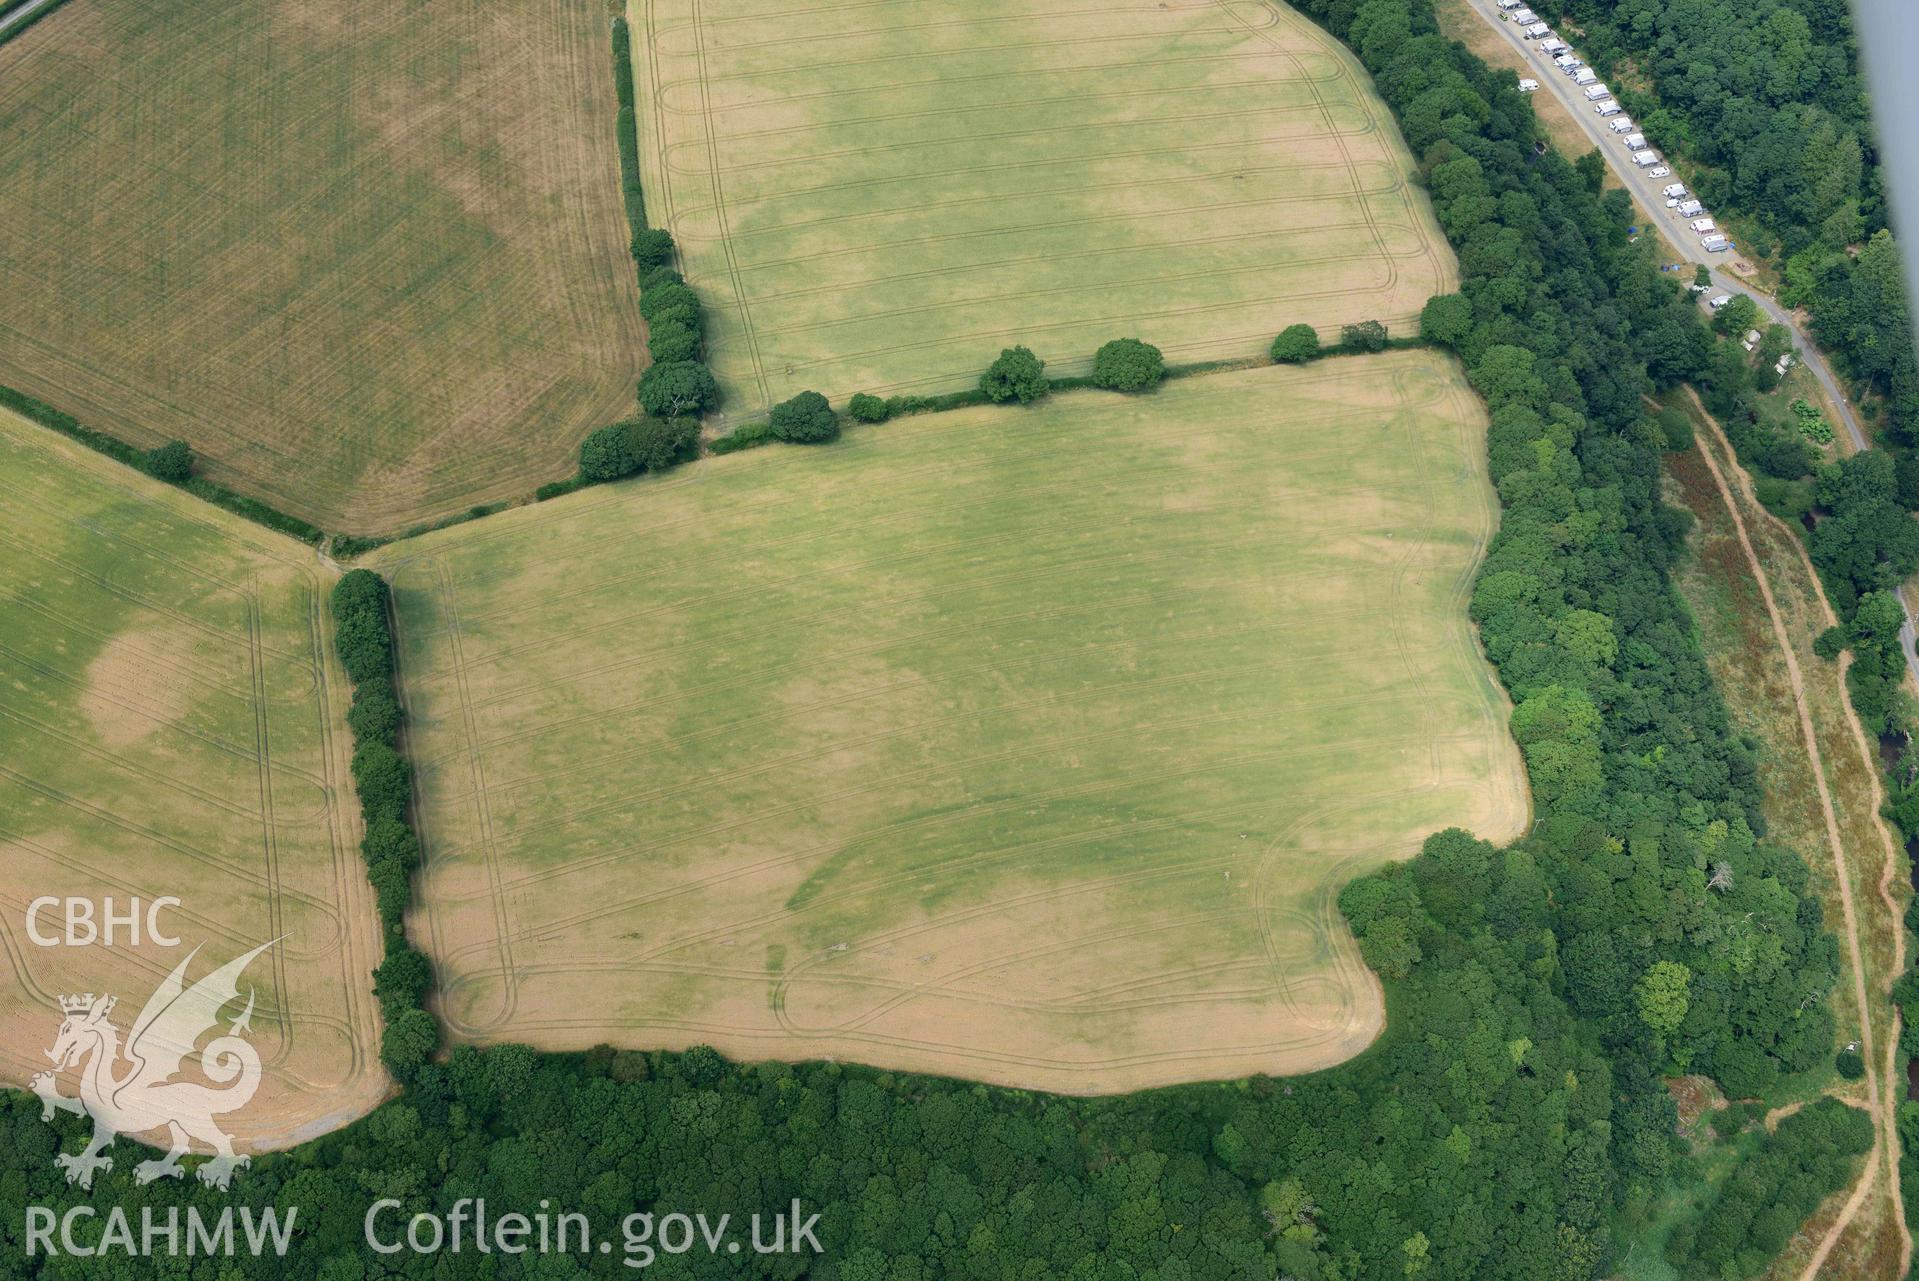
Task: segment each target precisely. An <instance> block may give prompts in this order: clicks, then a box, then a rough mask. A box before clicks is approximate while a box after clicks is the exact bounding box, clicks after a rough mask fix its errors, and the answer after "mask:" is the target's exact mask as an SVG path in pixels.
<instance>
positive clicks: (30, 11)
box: [0, 0, 59, 40]
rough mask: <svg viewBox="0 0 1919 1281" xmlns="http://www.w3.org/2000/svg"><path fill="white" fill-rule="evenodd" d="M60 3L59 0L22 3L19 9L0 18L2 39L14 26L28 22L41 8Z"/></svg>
mask: <svg viewBox="0 0 1919 1281" xmlns="http://www.w3.org/2000/svg"><path fill="white" fill-rule="evenodd" d="M58 3H59V0H27V3H25V4H23V5H21V6H20V7H19V8H18V9H15V10H14V11H13V12H12V13H10V14H8V15H7V16H6V17H4V18H0V40H4V39H6V36H7V32H9V31H11V30H13V28H15V27H17V26H19V25H20V24H21V23H23V22H26V21H27V20H28V19H29V18H31V17H32V16H33V15H34V14H36V13H38V12H40V10H42V9H44V8H46V7H47V6H48V5H50V4H58Z"/></svg>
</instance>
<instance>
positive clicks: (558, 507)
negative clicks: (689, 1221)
mask: <svg viewBox="0 0 1919 1281" xmlns="http://www.w3.org/2000/svg"><path fill="white" fill-rule="evenodd" d="M1483 434H1484V418H1483V414H1482V411H1481V410H1480V408H1479V407H1478V402H1477V401H1475V400H1474V399H1473V398H1472V397H1471V395H1470V393H1469V391H1468V390H1467V388H1466V385H1465V384H1464V382H1463V381H1462V380H1461V378H1460V377H1459V375H1458V373H1457V371H1456V368H1455V367H1454V366H1453V365H1451V364H1450V363H1449V362H1446V361H1444V360H1441V359H1439V358H1436V357H1434V356H1431V355H1428V354H1426V353H1423V352H1422V353H1393V354H1389V355H1384V356H1378V357H1367V358H1362V359H1346V360H1332V361H1325V362H1322V363H1320V364H1317V365H1313V366H1309V367H1304V368H1280V367H1265V368H1258V369H1251V370H1244V371H1238V372H1233V373H1227V374H1218V375H1213V376H1209V377H1203V378H1193V379H1186V380H1182V381H1178V382H1174V383H1170V384H1168V385H1167V386H1166V387H1164V388H1163V389H1162V390H1160V391H1159V392H1158V393H1157V394H1154V395H1151V396H1145V397H1138V398H1128V397H1122V396H1117V395H1112V394H1109V393H1099V392H1080V393H1071V394H1068V395H1064V396H1060V397H1056V398H1054V399H1053V400H1051V401H1049V402H1045V403H1042V404H1041V405H1038V406H1035V407H1032V408H1028V409H1023V410H1006V409H991V410H987V409H981V410H965V411H958V412H955V413H947V414H939V415H934V416H929V417H924V418H918V419H905V420H900V421H896V422H894V423H891V424H888V425H886V426H883V427H877V428H868V429H856V430H854V431H853V432H852V433H851V434H850V435H848V436H847V437H846V438H845V439H844V440H842V442H841V443H839V444H837V445H834V446H831V447H825V448H818V449H815V450H811V451H808V452H804V453H800V452H794V451H790V450H787V449H781V448H775V449H767V450H762V451H758V452H754V453H743V454H735V455H730V456H727V457H723V458H719V459H713V460H709V461H708V462H706V463H704V464H702V465H700V466H698V467H696V468H692V469H687V470H683V471H681V472H678V473H674V474H673V475H671V476H668V477H665V478H661V479H657V480H655V479H645V480H640V481H635V482H628V483H623V484H619V485H614V486H609V487H604V488H600V489H596V490H592V491H588V492H585V493H582V494H579V495H575V496H573V497H570V498H566V499H561V500H558V501H555V502H550V503H545V504H541V505H539V506H537V507H530V508H521V509H518V510H515V511H512V512H508V513H505V514H503V515H501V516H498V517H495V518H493V519H490V520H488V521H485V522H483V523H481V524H478V525H468V526H463V527H459V528H455V529H449V530H445V531H441V532H440V533H436V534H429V535H427V536H425V537H424V538H421V539H418V540H411V541H408V542H406V543H404V544H396V545H394V546H392V547H389V548H386V549H383V550H382V551H381V552H379V553H376V554H375V557H374V564H375V567H376V568H379V569H380V570H382V571H383V572H385V573H387V574H389V575H390V577H391V580H392V582H393V585H394V593H395V609H396V612H397V616H398V620H399V646H400V668H401V683H402V688H403V691H404V698H405V702H406V704H407V710H408V716H409V721H408V724H409V729H408V754H409V756H410V757H411V758H412V760H413V761H414V763H415V768H416V771H417V775H418V793H417V797H418V800H417V804H416V810H417V816H418V819H419V823H420V829H421V835H422V840H423V841H424V843H425V846H426V851H427V862H426V869H425V872H424V875H423V882H422V886H421V891H420V898H421V899H423V901H424V908H423V909H422V910H421V911H420V912H419V914H418V916H417V919H416V920H415V921H414V922H413V924H412V933H413V936H414V938H415V939H416V940H417V941H418V942H419V943H420V945H421V946H424V947H427V948H429V950H430V951H431V952H432V953H433V955H434V957H435V960H436V963H437V965H438V967H439V981H440V984H441V994H440V998H439V1011H438V1012H439V1013H440V1014H441V1015H442V1017H443V1018H444V1019H445V1020H446V1021H447V1023H448V1025H449V1027H450V1029H451V1030H452V1032H453V1034H454V1035H455V1036H456V1037H461V1038H466V1039H470V1040H475V1041H498V1040H508V1039H512V1040H526V1041H530V1042H532V1043H534V1044H536V1045H540V1046H543V1047H552V1048H578V1047H586V1046H591V1045H594V1044H596V1043H599V1042H602V1041H610V1042H613V1043H616V1044H622V1045H629V1046H647V1047H653V1046H665V1047H681V1046H685V1045H687V1044H690V1043H694V1042H708V1043H711V1044H713V1045H715V1046H717V1047H718V1048H720V1049H721V1050H722V1051H724V1052H727V1053H729V1054H732V1055H734V1056H737V1057H741V1058H748V1059H751V1058H763V1057H777V1058H785V1059H796V1058H804V1057H812V1056H818V1055H840V1056H846V1057H850V1058H854V1059H858V1060H860V1061H863V1062H870V1063H877V1064H880V1065H882V1066H888V1067H898V1068H911V1069H916V1070H928V1071H934V1072H944V1073H950V1074H954V1075H962V1076H967V1077H974V1078H978V1079H983V1080H988V1081H994V1082H1002V1083H1009V1084H1016V1085H1020V1086H1028V1087H1037V1088H1046V1089H1056V1090H1067V1091H1078V1092H1105V1091H1116V1090H1123V1089H1130V1088H1134V1087H1138V1086H1144V1085H1151V1084H1157V1083H1163V1082H1170V1081H1177V1080H1190V1079H1195V1078H1213V1077H1227V1076H1232V1075H1235V1074H1239V1073H1245V1072H1252V1071H1266V1072H1302V1071H1307V1070H1310V1069H1314V1068H1319V1067H1323V1066H1326V1065H1328V1064H1331V1063H1335V1062H1338V1061H1340V1060H1342V1059H1345V1058H1347V1057H1349V1056H1351V1055H1352V1054H1354V1053H1356V1052H1357V1051H1359V1050H1360V1049H1361V1048H1363V1047H1364V1046H1365V1045H1367V1044H1368V1043H1369V1042H1370V1041H1371V1040H1372V1039H1373V1037H1374V1036H1375V1035H1376V1034H1377V1033H1378V1031H1379V1029H1380V1027H1381V1025H1382V1013H1383V1012H1382V1009H1381V1002H1380V997H1379V992H1378V989H1377V986H1376V984H1375V982H1374V980H1373V978H1372V976H1371V975H1370V973H1369V972H1368V971H1367V970H1366V969H1365V968H1364V967H1363V966H1362V965H1361V963H1360V962H1359V959H1358V956H1357V953H1356V949H1355V948H1354V947H1353V946H1352V942H1351V939H1350V937H1349V935H1348V934H1347V932H1346V929H1345V926H1344V923H1343V922H1342V921H1341V920H1340V918H1339V917H1338V915H1337V911H1336V907H1335V897H1336V895H1337V892H1338V890H1339V888H1340V886H1341V885H1342V884H1344V882H1345V881H1347V880H1348V879H1350V878H1351V877H1352V876H1354V875H1355V874H1357V873H1359V872H1362V871H1364V870H1366V869H1369V868H1371V867H1374V866H1377V865H1378V864H1380V863H1381V862H1382V861H1384V860H1389V859H1395V858H1401V857H1405V856H1407V855H1409V854H1410V853H1412V851H1413V850H1414V849H1415V848H1416V847H1417V845H1418V843H1419V841H1420V840H1421V839H1423V837H1424V836H1425V835H1426V834H1428V833H1429V832H1431V831H1434V830H1436V829H1438V828H1441V827H1444V826H1447V825H1449V824H1460V825H1464V826H1468V827H1470V828H1471V829H1473V830H1474V831H1475V832H1477V833H1478V834H1480V835H1482V836H1485V837H1487V838H1488V839H1493V840H1505V839H1508V838H1510V837H1512V836H1514V835H1516V834H1517V833H1518V832H1519V831H1520V830H1522V828H1523V826H1524V824H1525V822H1526V820H1527V808H1528V805H1527V795H1526V786H1525V780H1524V777H1523V773H1522V771H1521V767H1520V764H1519V760H1518V754H1517V749H1516V748H1515V746H1514V745H1513V743H1512V741H1511V739H1510V738H1509V736H1508V735H1507V732H1506V725H1505V707H1504V703H1503V700H1502V697H1501V695H1500V694H1499V692H1498V690H1497V688H1496V687H1495V685H1494V684H1493V681H1492V678H1491V674H1490V671H1489V669H1488V668H1487V667H1486V665H1485V664H1484V662H1483V660H1482V659H1481V657H1480V655H1479V654H1478V652H1477V651H1476V649H1475V646H1474V642H1473V639H1472V636H1471V632H1470V630H1469V628H1468V625H1467V621H1466V616H1465V611H1464V605H1463V600H1462V595H1463V593H1464V591H1465V589H1466V585H1467V583H1468V581H1469V579H1470V576H1471V573H1472V571H1473V569H1474V567H1475V565H1476V564H1477V563H1478V559H1479V556H1480V553H1481V549H1482V547H1483V544H1484V542H1485V540H1486V538H1487V536H1488V534H1489V531H1490V530H1491V528H1492V525H1493V520H1494V516H1495V501H1494V496H1493V493H1492V490H1491V488H1490V486H1489V485H1488V484H1487V481H1486V479H1485V475H1484V465H1483V453H1484V443H1483Z"/></svg>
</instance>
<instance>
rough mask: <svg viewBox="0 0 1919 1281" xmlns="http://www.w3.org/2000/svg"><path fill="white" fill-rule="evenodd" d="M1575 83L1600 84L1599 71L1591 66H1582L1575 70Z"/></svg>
mask: <svg viewBox="0 0 1919 1281" xmlns="http://www.w3.org/2000/svg"><path fill="white" fill-rule="evenodd" d="M1573 83H1574V84H1576V85H1590V84H1598V83H1599V73H1598V72H1597V71H1594V70H1593V69H1592V68H1591V67H1581V68H1580V69H1579V70H1577V71H1575V72H1573Z"/></svg>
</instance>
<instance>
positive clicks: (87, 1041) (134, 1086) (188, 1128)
mask: <svg viewBox="0 0 1919 1281" xmlns="http://www.w3.org/2000/svg"><path fill="white" fill-rule="evenodd" d="M274 942H278V940H277V939H276V940H274ZM272 946H273V943H262V944H261V945H260V946H259V947H256V948H254V949H253V950H252V951H251V952H248V953H247V954H246V955H244V956H241V957H237V958H235V959H234V960H231V961H228V962H227V963H226V964H225V965H223V966H221V967H220V968H219V969H217V970H215V971H214V972H213V973H211V974H209V975H207V976H206V977H205V978H203V979H201V980H200V981H199V982H197V983H195V984H193V985H192V986H191V987H189V986H188V985H187V982H186V973H187V966H188V965H190V964H191V963H192V961H193V958H194V957H195V956H198V955H199V954H200V949H199V948H197V947H196V948H194V949H193V951H192V952H190V953H188V954H187V958H186V960H184V961H181V962H180V964H179V965H177V966H175V967H174V970H173V973H171V974H169V975H168V976H167V978H166V981H165V982H163V983H161V984H160V986H159V988H158V989H157V990H155V992H154V993H153V995H152V996H151V997H149V998H148V1000H147V1003H146V1005H145V1007H144V1008H142V1009H141V1011H140V1017H138V1018H137V1019H135V1020H134V1021H133V1028H132V1030H131V1031H129V1032H128V1033H127V1039H126V1044H125V1046H124V1047H123V1046H122V1045H121V1042H120V1031H119V1029H118V1028H116V1027H114V1026H113V1024H112V1023H109V1022H108V1021H107V1016H108V1015H109V1014H111V1013H112V1012H113V1007H114V1004H115V1001H116V998H115V997H112V996H107V995H102V996H95V995H94V994H93V993H91V992H89V993H87V994H86V995H85V996H63V997H61V998H60V1012H61V1014H62V1016H63V1018H62V1021H61V1023H60V1035H59V1036H58V1037H57V1038H55V1040H54V1042H53V1048H52V1049H50V1050H48V1051H47V1057H48V1058H49V1059H52V1060H53V1062H54V1065H55V1066H54V1071H52V1072H42V1073H40V1074H39V1075H38V1076H36V1077H34V1078H33V1082H32V1088H33V1092H34V1093H35V1094H37V1095H39V1096H40V1102H41V1105H42V1106H41V1109H40V1115H41V1117H42V1119H44V1120H48V1121H51V1120H52V1119H53V1114H54V1111H55V1110H56V1109H58V1110H59V1111H62V1112H71V1113H73V1114H74V1115H76V1116H80V1115H84V1116H88V1117H91V1118H92V1119H93V1138H92V1140H91V1141H90V1142H89V1143H88V1144H87V1146H86V1148H85V1150H84V1151H82V1152H80V1153H78V1154H77V1155H76V1154H74V1153H70V1152H62V1153H61V1154H60V1155H59V1156H57V1157H55V1158H54V1160H55V1162H56V1163H57V1164H58V1165H59V1166H60V1167H61V1168H62V1169H64V1170H65V1171H66V1172H67V1182H69V1183H77V1184H78V1185H80V1186H81V1187H83V1188H91V1187H92V1186H93V1176H94V1174H95V1173H97V1172H99V1171H101V1170H111V1169H112V1168H113V1158H112V1157H110V1156H106V1155H104V1153H105V1152H106V1150H107V1149H108V1148H110V1147H112V1146H113V1141H114V1140H115V1139H116V1138H118V1137H119V1136H120V1135H122V1134H128V1135H137V1134H148V1133H151V1132H154V1131H158V1130H161V1129H165V1130H166V1132H167V1139H168V1144H167V1154H166V1155H165V1156H164V1157H158V1158H155V1159H154V1160H151V1161H142V1162H140V1164H139V1165H137V1166H135V1167H134V1169H133V1177H134V1180H135V1181H136V1182H139V1183H151V1182H152V1181H153V1180H155V1179H158V1178H174V1179H177V1178H179V1177H181V1176H182V1175H183V1174H185V1173H186V1171H185V1169H184V1168H182V1166H181V1165H180V1158H181V1157H183V1156H186V1155H187V1154H188V1152H190V1151H191V1150H192V1142H193V1141H194V1140H198V1141H199V1142H200V1143H202V1144H204V1145H205V1146H206V1147H209V1148H211V1149H212V1150H213V1159H212V1160H211V1161H208V1162H207V1163H206V1164H205V1165H203V1166H201V1167H200V1169H199V1176H200V1181H201V1182H202V1183H205V1184H207V1185H209V1186H210V1187H216V1188H225V1187H226V1186H227V1185H228V1184H229V1183H231V1182H232V1180H233V1172H234V1171H235V1170H237V1169H239V1168H240V1167H242V1166H244V1165H246V1164H247V1162H248V1158H247V1157H245V1156H242V1155H238V1154H236V1153H235V1152H234V1150H233V1140H232V1139H230V1138H228V1137H227V1135H226V1132H225V1131H223V1130H222V1129H221V1128H220V1127H219V1125H218V1124H217V1123H216V1122H215V1121H214V1118H215V1117H216V1116H219V1115H221V1114H222V1113H226V1112H234V1111H238V1110H239V1109H240V1108H243V1107H245V1106H246V1104H247V1102H248V1101H249V1100H250V1099H252V1098H253V1094H254V1091H255V1090H258V1089H259V1088H260V1055H259V1052H258V1051H257V1050H255V1049H254V1048H253V1046H252V1045H250V1044H248V1043H247V1041H246V1040H245V1039H244V1037H245V1036H246V1034H247V1032H248V1031H250V1030H251V1029H250V1023H251V1020H252V1018H253V993H252V991H251V990H249V991H248V993H247V1005H246V1010H245V1011H244V1012H243V1013H242V1014H241V1015H240V1017H239V1018H237V1019H235V1020H234V1021H233V1023H232V1025H231V1027H230V1028H229V1029H228V1031H227V1034H226V1035H224V1036H218V1037H215V1038H214V1039H213V1040H211V1041H209V1042H208V1043H207V1045H206V1048H205V1049H204V1050H201V1051H200V1070H201V1073H202V1074H203V1075H205V1077H206V1078H207V1079H208V1080H210V1081H212V1082H214V1083H215V1084H216V1085H220V1086H223V1087H224V1088H222V1089H212V1088H209V1087H207V1086H205V1085H201V1084H199V1083H198V1082H194V1081H176V1080H174V1079H173V1078H174V1077H175V1076H176V1075H178V1074H179V1072H180V1070H181V1064H182V1062H183V1061H184V1060H185V1059H186V1057H187V1056H188V1055H190V1054H192V1053H193V1052H194V1046H195V1042H197V1041H198V1040H199V1039H200V1036H201V1034H202V1033H204V1032H206V1031H207V1030H208V1029H210V1028H214V1027H217V1026H218V1025H219V1022H220V1011H221V1009H222V1008H223V1007H224V1006H225V1005H226V1004H227V1002H229V1001H232V1000H235V999H236V998H238V996H239V995H240V990H239V983H238V981H239V978H240V974H241V972H242V971H244V970H245V969H246V967H247V966H248V965H249V964H251V963H252V961H253V958H254V957H256V956H258V955H260V953H262V952H264V951H266V950H267V949H268V948H270V947H272ZM83 1064H84V1066H82V1065H83ZM123 1065H124V1066H123ZM76 1068H78V1069H80V1093H79V1096H78V1097H68V1096H67V1095H64V1094H61V1093H60V1092H59V1091H58V1090H57V1089H56V1088H55V1079H56V1076H57V1074H58V1073H60V1072H65V1071H69V1070H72V1069H76ZM229 1082H230V1083H231V1084H229Z"/></svg>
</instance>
